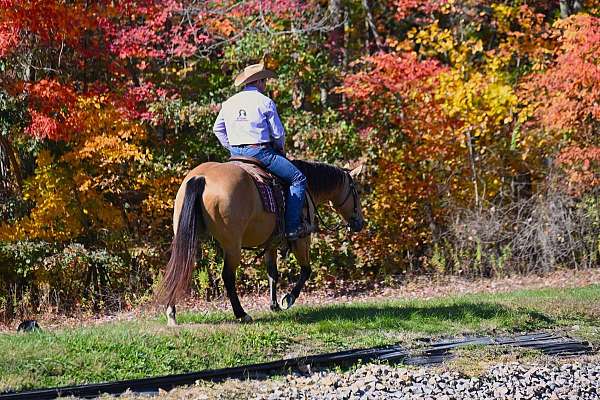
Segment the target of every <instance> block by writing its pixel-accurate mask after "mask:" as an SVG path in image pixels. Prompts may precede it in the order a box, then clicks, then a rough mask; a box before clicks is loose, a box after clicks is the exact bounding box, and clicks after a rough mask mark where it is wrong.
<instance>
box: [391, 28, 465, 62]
mask: <svg viewBox="0 0 600 400" xmlns="http://www.w3.org/2000/svg"><path fill="white" fill-rule="evenodd" d="M407 37H408V39H409V40H412V41H413V42H414V43H416V44H419V45H421V46H420V50H419V52H420V53H421V54H422V55H425V56H427V57H435V56H437V55H438V54H448V53H451V52H454V48H455V47H456V44H455V42H454V38H453V36H452V32H451V31H450V30H448V29H440V27H439V25H438V22H437V21H435V22H434V23H432V24H431V25H428V26H427V27H425V28H422V29H420V30H417V29H416V28H413V29H412V30H410V31H409V32H408V34H407ZM402 46H403V47H407V45H406V44H403V45H402Z"/></svg>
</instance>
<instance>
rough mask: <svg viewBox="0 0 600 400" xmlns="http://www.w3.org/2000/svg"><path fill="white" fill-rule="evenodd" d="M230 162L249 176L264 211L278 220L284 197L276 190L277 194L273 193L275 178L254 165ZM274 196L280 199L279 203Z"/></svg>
mask: <svg viewBox="0 0 600 400" xmlns="http://www.w3.org/2000/svg"><path fill="white" fill-rule="evenodd" d="M230 162H231V163H234V164H236V165H237V166H239V167H240V168H242V169H243V170H244V171H246V172H247V173H248V174H250V176H251V177H252V179H254V182H255V183H256V188H257V189H258V193H259V194H260V199H261V200H262V203H263V208H264V210H265V211H266V212H268V213H272V214H275V215H276V216H277V217H278V219H279V217H280V214H281V213H280V210H283V209H284V205H283V201H284V200H283V199H284V196H283V193H282V192H281V190H277V192H279V193H277V194H276V193H275V192H276V190H274V188H273V182H274V180H275V178H274V177H273V176H272V175H270V174H269V173H268V172H266V171H264V170H263V169H262V168H260V167H258V166H256V165H253V164H248V163H244V162H241V161H230ZM276 196H277V197H281V198H280V199H279V201H278V198H277V197H276Z"/></svg>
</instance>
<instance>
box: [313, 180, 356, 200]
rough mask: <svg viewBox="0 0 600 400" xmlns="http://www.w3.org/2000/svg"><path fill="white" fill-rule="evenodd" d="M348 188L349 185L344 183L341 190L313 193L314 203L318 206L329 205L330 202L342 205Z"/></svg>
mask: <svg viewBox="0 0 600 400" xmlns="http://www.w3.org/2000/svg"><path fill="white" fill-rule="evenodd" d="M346 186H347V185H346V184H345V183H344V184H343V185H341V186H340V187H339V188H335V189H332V190H329V191H327V192H323V193H313V192H311V195H312V197H313V200H314V202H315V203H316V204H317V205H319V204H325V203H329V202H331V203H333V204H340V203H341V202H342V197H343V196H344V195H345V193H346V191H347V190H348V188H347V187H346Z"/></svg>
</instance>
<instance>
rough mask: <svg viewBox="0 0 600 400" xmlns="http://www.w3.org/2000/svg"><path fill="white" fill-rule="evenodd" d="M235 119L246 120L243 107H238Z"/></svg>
mask: <svg viewBox="0 0 600 400" xmlns="http://www.w3.org/2000/svg"><path fill="white" fill-rule="evenodd" d="M236 120H237V121H246V120H247V118H246V110H244V109H240V111H238V117H237V118H236Z"/></svg>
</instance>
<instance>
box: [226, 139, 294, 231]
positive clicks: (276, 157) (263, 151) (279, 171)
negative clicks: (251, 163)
mask: <svg viewBox="0 0 600 400" xmlns="http://www.w3.org/2000/svg"><path fill="white" fill-rule="evenodd" d="M229 151H230V152H231V155H232V156H246V157H254V158H257V159H258V160H260V161H261V162H262V163H263V164H264V165H265V166H266V167H267V169H268V170H269V172H271V173H272V174H273V175H276V176H277V177H279V178H280V179H281V180H283V181H284V182H286V183H287V184H288V185H290V187H289V190H288V192H287V193H286V208H285V233H291V232H294V231H296V230H297V229H298V228H299V227H300V221H301V216H302V207H303V205H304V196H305V193H306V177H305V176H304V174H302V172H300V170H299V169H298V168H296V166H295V165H294V164H292V163H291V162H290V160H288V159H287V158H285V157H284V156H282V155H281V154H280V153H279V152H277V150H275V149H274V148H272V147H250V146H246V147H235V146H232V147H231V148H230V149H229Z"/></svg>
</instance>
